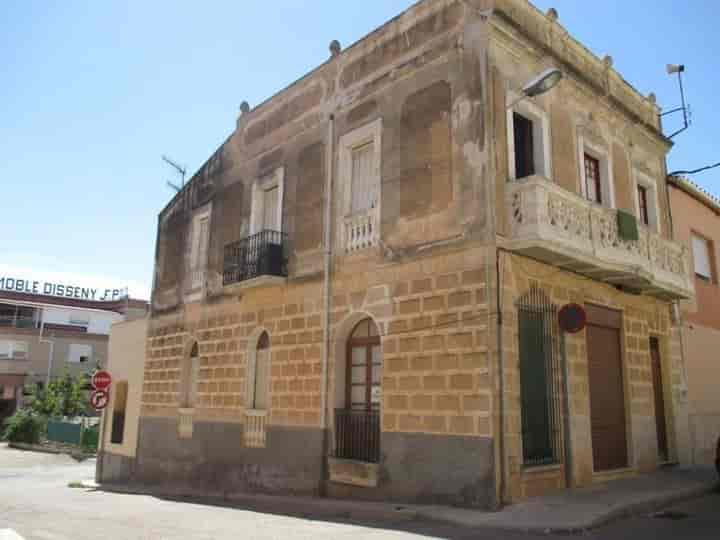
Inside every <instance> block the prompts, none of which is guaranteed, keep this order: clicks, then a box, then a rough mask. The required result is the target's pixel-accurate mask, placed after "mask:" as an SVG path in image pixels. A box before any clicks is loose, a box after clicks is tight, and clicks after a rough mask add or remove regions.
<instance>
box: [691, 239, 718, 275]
mask: <svg viewBox="0 0 720 540" xmlns="http://www.w3.org/2000/svg"><path fill="white" fill-rule="evenodd" d="M692 251H693V261H694V263H695V275H696V276H698V277H700V278H702V279H704V280H707V281H713V262H714V261H713V257H712V251H713V250H712V243H711V242H710V241H709V240H708V239H706V238H704V237H702V236H700V235H698V234H695V233H693V235H692Z"/></svg>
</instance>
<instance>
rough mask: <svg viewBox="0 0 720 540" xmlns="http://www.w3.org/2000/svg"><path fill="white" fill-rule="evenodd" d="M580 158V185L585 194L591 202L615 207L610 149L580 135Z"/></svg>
mask: <svg viewBox="0 0 720 540" xmlns="http://www.w3.org/2000/svg"><path fill="white" fill-rule="evenodd" d="M578 147H579V148H578V152H579V154H578V159H579V163H580V186H581V190H582V194H583V196H584V197H585V198H586V199H587V200H588V201H590V202H593V203H595V204H602V205H604V206H606V207H608V208H614V207H615V188H614V186H613V177H612V162H611V160H610V154H609V153H608V151H607V150H606V149H605V148H604V147H602V146H600V145H599V144H596V143H594V142H593V143H590V142H589V141H587V140H586V139H585V137H583V136H580V137H579V144H578Z"/></svg>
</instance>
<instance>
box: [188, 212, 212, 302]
mask: <svg viewBox="0 0 720 540" xmlns="http://www.w3.org/2000/svg"><path fill="white" fill-rule="evenodd" d="M209 236H210V215H209V213H208V212H204V213H202V214H199V215H196V216H195V218H194V219H193V224H192V245H191V246H190V278H191V288H192V289H198V288H200V287H202V286H203V285H204V282H205V265H206V264H207V255H208V240H209Z"/></svg>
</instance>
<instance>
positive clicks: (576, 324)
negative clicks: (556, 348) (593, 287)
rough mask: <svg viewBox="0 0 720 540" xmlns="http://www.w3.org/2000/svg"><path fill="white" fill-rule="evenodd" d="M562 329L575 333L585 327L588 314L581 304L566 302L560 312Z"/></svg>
mask: <svg viewBox="0 0 720 540" xmlns="http://www.w3.org/2000/svg"><path fill="white" fill-rule="evenodd" d="M558 323H559V324H560V329H561V330H563V331H564V332H567V333H568V334H575V333H577V332H580V331H581V330H582V329H583V328H585V323H587V314H586V313H585V308H584V307H582V306H581V305H580V304H565V305H564V306H563V307H562V308H561V309H560V313H558Z"/></svg>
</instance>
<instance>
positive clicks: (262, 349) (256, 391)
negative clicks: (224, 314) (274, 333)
mask: <svg viewBox="0 0 720 540" xmlns="http://www.w3.org/2000/svg"><path fill="white" fill-rule="evenodd" d="M250 369H251V373H250V377H251V379H250V380H251V381H252V386H251V387H250V388H249V392H250V396H249V397H250V399H249V400H248V402H249V403H248V406H249V408H250V409H253V410H260V411H265V410H267V409H268V377H269V376H270V336H268V334H267V332H263V333H262V335H261V336H260V339H259V340H258V344H257V349H256V351H255V363H254V365H252V366H250Z"/></svg>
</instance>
